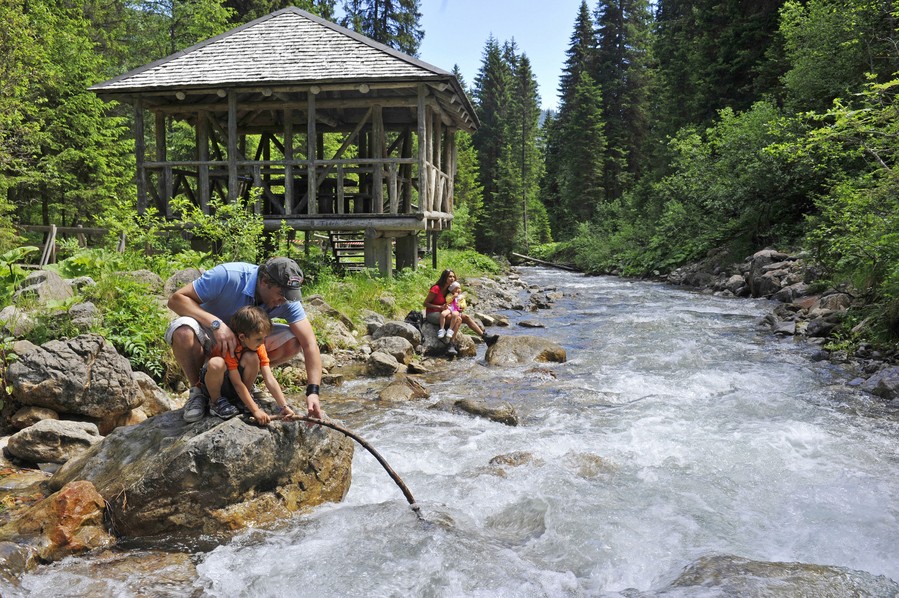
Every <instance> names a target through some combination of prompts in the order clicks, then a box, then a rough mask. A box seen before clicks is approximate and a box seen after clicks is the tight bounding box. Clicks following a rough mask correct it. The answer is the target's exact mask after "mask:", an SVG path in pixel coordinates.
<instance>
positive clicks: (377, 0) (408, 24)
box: [341, 0, 424, 56]
mask: <svg viewBox="0 0 899 598" xmlns="http://www.w3.org/2000/svg"><path fill="white" fill-rule="evenodd" d="M419 7H420V1H419V0H345V2H344V5H343V9H344V12H345V16H344V18H343V19H342V20H341V25H343V26H344V27H349V28H350V29H353V30H354V31H358V32H359V33H361V34H362V35H365V36H367V37H370V38H371V39H373V40H375V41H376V42H380V43H382V44H384V45H386V46H390V47H391V48H394V49H396V50H399V51H400V52H405V53H406V54H409V55H410V56H417V55H418V47H419V46H420V45H421V40H422V39H423V38H424V31H423V30H422V28H421V24H420V21H421V11H420V10H419Z"/></svg>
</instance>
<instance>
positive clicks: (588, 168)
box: [559, 73, 606, 234]
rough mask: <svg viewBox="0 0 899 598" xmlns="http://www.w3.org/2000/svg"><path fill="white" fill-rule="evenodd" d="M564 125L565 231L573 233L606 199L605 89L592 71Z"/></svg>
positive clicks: (584, 78) (581, 83) (580, 86)
mask: <svg viewBox="0 0 899 598" xmlns="http://www.w3.org/2000/svg"><path fill="white" fill-rule="evenodd" d="M568 111H569V117H568V118H567V119H566V121H565V123H564V124H563V126H562V131H561V135H562V137H563V138H564V139H565V144H564V148H563V150H562V152H561V159H562V167H561V168H560V171H561V176H560V185H559V187H560V191H561V195H562V205H563V206H564V209H563V212H564V218H563V220H562V227H563V232H567V233H569V234H570V233H573V232H574V230H575V227H576V225H577V224H578V223H580V222H587V221H589V220H590V219H591V218H592V217H593V215H594V214H595V212H596V207H597V206H598V205H599V204H601V203H603V202H605V187H604V185H603V181H604V178H605V153H606V138H605V120H604V118H603V112H602V91H601V90H600V87H599V85H598V84H597V83H595V82H594V81H593V78H592V77H591V76H590V75H589V74H586V73H585V74H584V75H583V76H581V79H580V81H579V82H578V85H577V87H575V90H574V97H573V98H572V101H571V103H570V104H569V106H568Z"/></svg>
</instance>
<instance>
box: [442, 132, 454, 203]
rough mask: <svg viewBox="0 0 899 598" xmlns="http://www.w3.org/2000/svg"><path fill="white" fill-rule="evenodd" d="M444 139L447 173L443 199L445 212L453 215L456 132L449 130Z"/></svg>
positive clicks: (444, 157) (445, 169) (444, 160)
mask: <svg viewBox="0 0 899 598" xmlns="http://www.w3.org/2000/svg"><path fill="white" fill-rule="evenodd" d="M445 135H446V136H445V137H444V138H443V146H444V152H443V162H444V172H445V173H446V193H445V195H444V199H443V210H442V211H444V212H446V213H447V214H452V213H453V193H454V191H455V185H454V180H455V178H456V131H455V129H450V128H447V129H446V132H445Z"/></svg>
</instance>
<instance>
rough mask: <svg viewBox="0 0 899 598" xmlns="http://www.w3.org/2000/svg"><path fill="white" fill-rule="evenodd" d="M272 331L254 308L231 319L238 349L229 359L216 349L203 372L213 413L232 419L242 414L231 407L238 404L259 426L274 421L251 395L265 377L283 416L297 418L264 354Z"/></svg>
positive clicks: (204, 386)
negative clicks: (260, 378) (255, 385)
mask: <svg viewBox="0 0 899 598" xmlns="http://www.w3.org/2000/svg"><path fill="white" fill-rule="evenodd" d="M271 329H272V321H271V319H269V317H268V314H266V313H265V311H264V310H262V309H261V308H259V307H255V306H252V305H248V306H246V307H242V308H240V309H239V310H238V311H237V313H235V314H234V317H233V318H231V330H233V331H234V334H235V335H237V340H238V345H237V348H236V349H235V351H234V353H233V354H230V355H221V354H220V352H219V350H218V349H213V352H212V355H211V356H210V357H209V360H208V361H207V362H206V364H205V365H204V366H203V369H202V370H201V371H200V386H201V388H202V389H203V391H204V394H205V395H206V396H207V397H208V398H209V411H210V413H212V414H213V415H216V416H218V417H220V418H222V419H229V418H231V417H234V416H235V415H237V414H238V413H240V409H238V408H237V407H235V406H234V405H233V404H232V403H234V402H238V404H242V407H244V408H245V409H246V411H249V412H250V414H251V415H252V416H253V417H254V418H255V419H256V421H257V422H258V423H259V424H262V425H266V424H268V423H269V422H270V421H271V417H270V416H269V415H268V414H267V413H266V412H265V411H263V410H262V409H260V408H259V405H257V404H256V403H255V402H254V401H253V395H252V392H251V391H250V389H251V388H252V387H253V383H254V382H255V381H256V377H257V376H258V375H259V374H260V373H262V380H263V382H265V386H266V388H268V391H269V392H270V393H271V394H272V397H274V399H275V402H276V403H277V404H278V406H279V407H280V408H281V415H283V416H284V417H285V418H290V417H292V416H294V412H293V410H292V409H291V408H290V407H288V405H287V401H286V400H285V399H284V393H283V392H281V386H280V385H279V384H278V381H277V380H275V376H274V374H272V368H271V366H270V365H269V359H268V353H266V351H265V337H266V335H268V334H269V332H271Z"/></svg>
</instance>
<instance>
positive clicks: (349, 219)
mask: <svg viewBox="0 0 899 598" xmlns="http://www.w3.org/2000/svg"><path fill="white" fill-rule="evenodd" d="M419 216H420V215H419V214H413V215H411V216H379V215H376V214H374V215H371V216H365V215H362V214H345V215H342V216H341V215H338V214H325V215H321V216H317V217H314V218H310V217H309V216H294V217H289V216H285V217H283V218H265V219H264V227H265V230H267V231H273V230H278V229H279V228H280V226H281V222H282V221H283V222H285V223H286V224H287V226H289V227H291V228H293V229H295V230H312V231H315V230H335V231H336V230H341V231H356V230H365V229H366V228H369V227H373V228H376V229H378V230H379V231H415V230H425V229H426V228H427V221H426V220H425V219H424V218H420V217H419Z"/></svg>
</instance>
